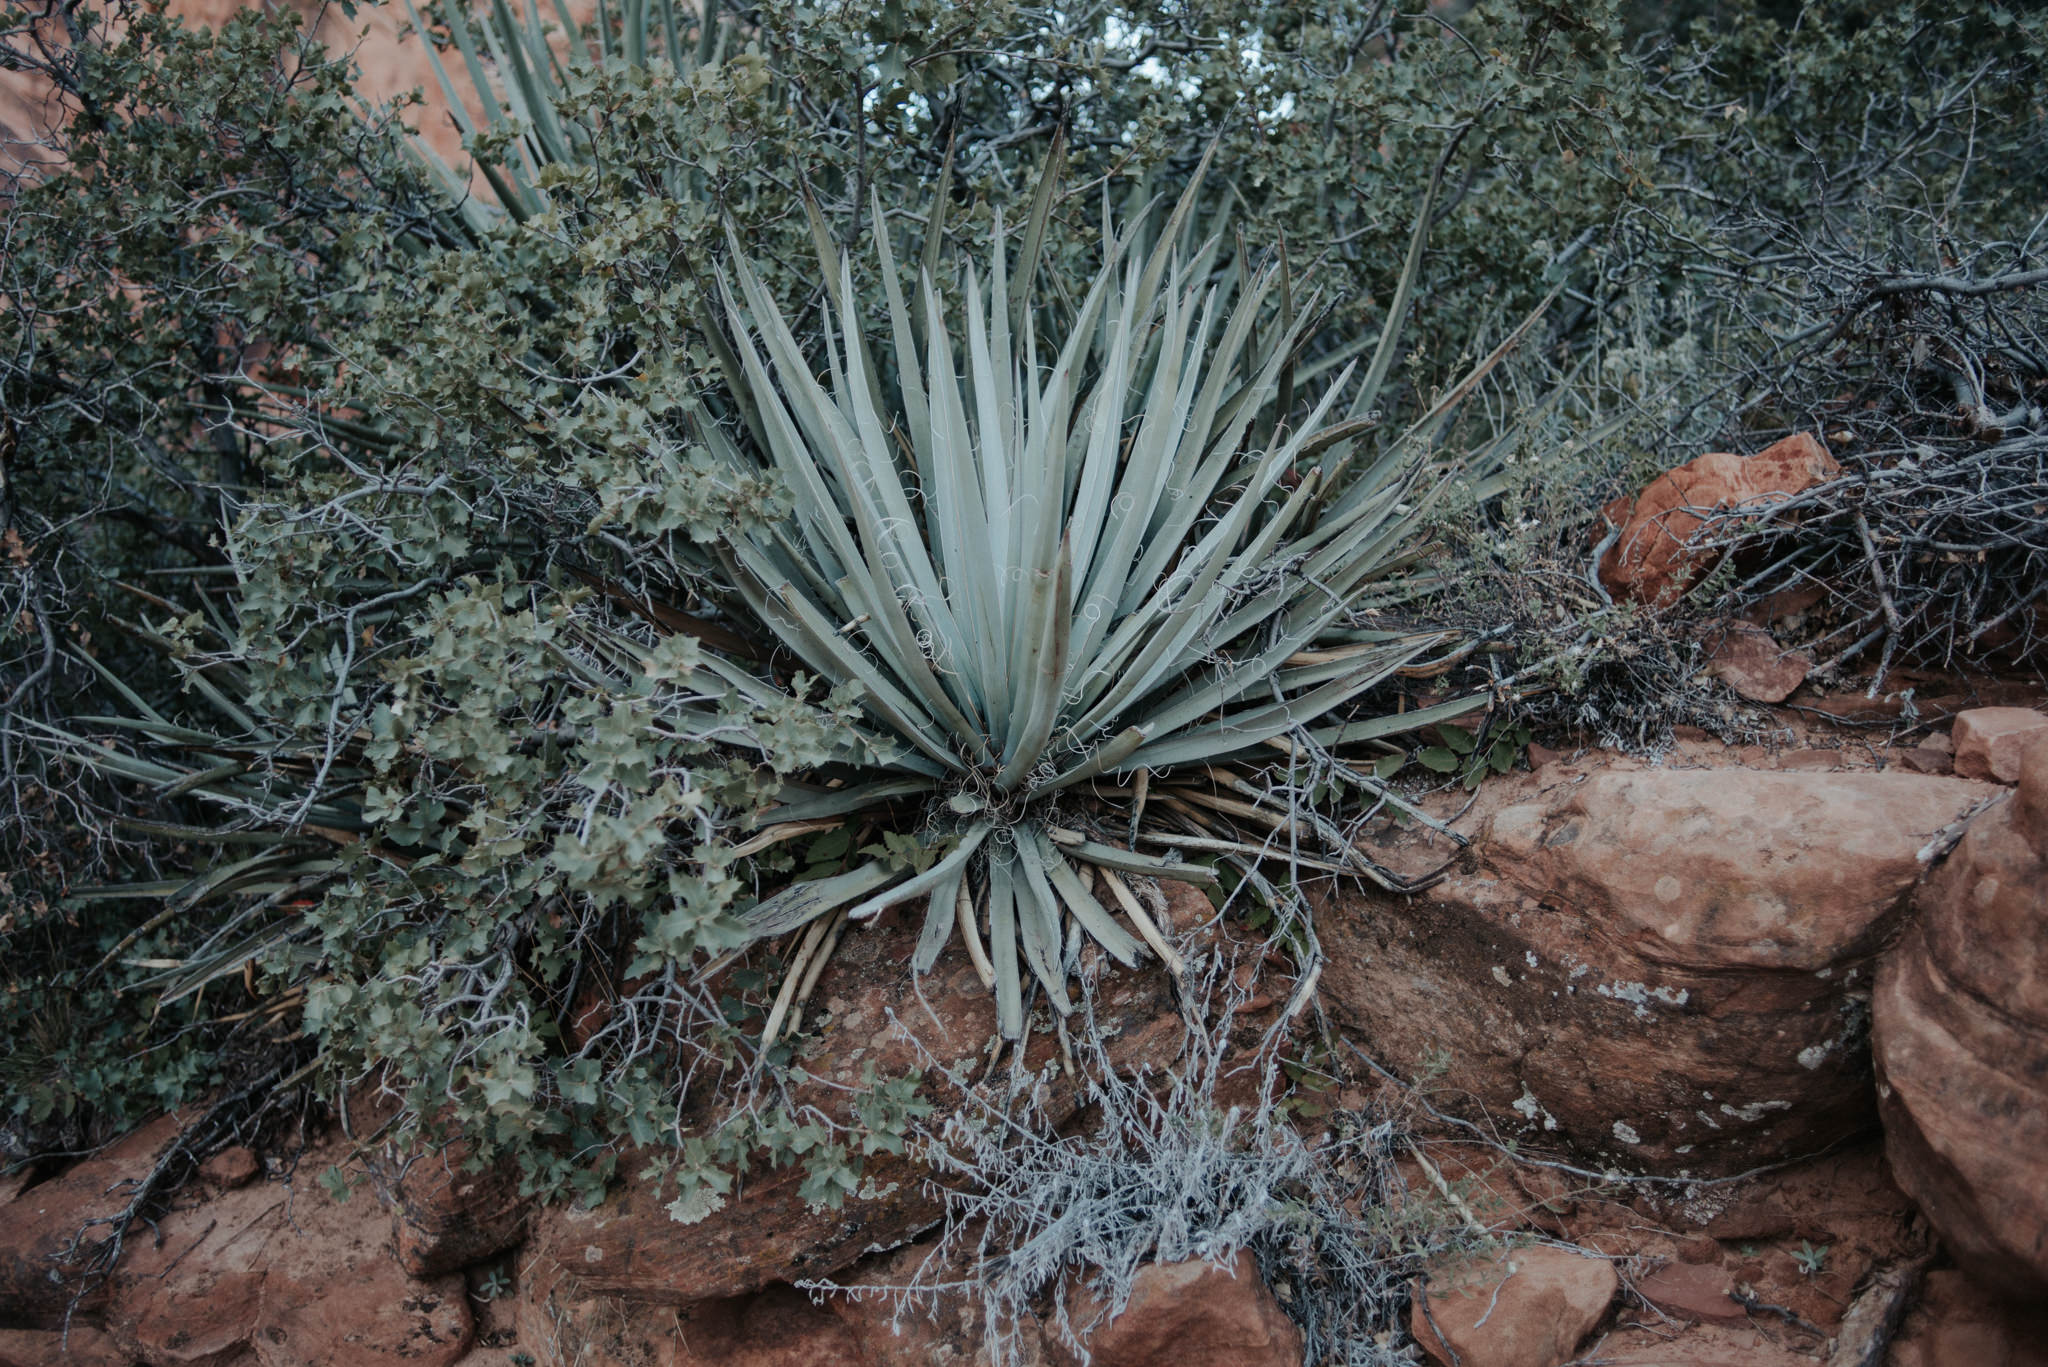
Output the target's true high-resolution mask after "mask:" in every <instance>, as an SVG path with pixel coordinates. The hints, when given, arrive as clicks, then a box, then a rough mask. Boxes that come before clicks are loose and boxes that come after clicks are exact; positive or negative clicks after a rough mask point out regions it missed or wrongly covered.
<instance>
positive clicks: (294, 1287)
mask: <svg viewBox="0 0 2048 1367" xmlns="http://www.w3.org/2000/svg"><path fill="white" fill-rule="evenodd" d="M339 1142H340V1141H336V1143H335V1145H334V1146H332V1147H328V1148H316V1149H315V1150H313V1151H312V1152H310V1153H308V1154H306V1155H304V1156H303V1157H302V1159H301V1161H300V1164H299V1170H300V1171H301V1173H303V1174H311V1173H316V1172H319V1171H321V1170H322V1169H323V1168H324V1167H326V1166H327V1165H328V1164H330V1163H333V1162H334V1161H336V1159H337V1158H339V1157H341V1156H342V1151H341V1149H340V1147H339ZM201 1190H202V1191H203V1189H201ZM105 1302H106V1311H105V1314H106V1328H107V1331H108V1333H109V1335H110V1336H111V1337H112V1338H113V1340H114V1341H115V1342H116V1343H117V1344H118V1345H119V1346H120V1347H121V1348H122V1349H123V1350H125V1351H126V1352H127V1353H128V1354H130V1355H131V1356H132V1357H133V1358H136V1359H140V1360H142V1361H143V1362H146V1363H149V1364H151V1367H172V1365H173V1364H176V1365H177V1367H248V1364H249V1360H250V1359H249V1354H250V1353H251V1352H253V1354H254V1356H255V1360H256V1361H258V1362H260V1363H262V1364H264V1367H301V1365H302V1364H303V1365H306V1367H310V1364H314V1363H322V1364H327V1363H336V1364H339V1363H347V1364H351V1367H353V1365H354V1364H362V1367H380V1365H384V1364H388V1365H390V1367H396V1365H397V1364H399V1363H404V1364H408V1367H435V1364H442V1365H443V1367H446V1364H450V1363H453V1362H454V1361H455V1360H456V1359H457V1358H459V1357H460V1356H461V1355H462V1353H463V1352H464V1351H465V1350H466V1349H467V1348H468V1346H469V1341H470V1335H471V1327H472V1321H471V1316H470V1310H469V1303H468V1297H467V1295H466V1293H465V1290H464V1287H463V1283H462V1279H461V1278H460V1277H446V1278H441V1279H438V1280H431V1281H429V1280H421V1279H417V1278H411V1277H408V1276H406V1275H405V1274H404V1272H403V1271H402V1270H401V1269H400V1268H399V1267H398V1265H397V1263H396V1261H395V1260H394V1259H393V1257H392V1250H391V1224H390V1219H389V1217H388V1216H387V1215H386V1213H385V1212H384V1210H383V1208H382V1207H381V1206H379V1205H378V1203H377V1202H376V1200H375V1199H374V1198H372V1197H371V1196H370V1194H369V1193H368V1192H358V1193H357V1194H356V1195H355V1196H354V1197H353V1198H352V1199H350V1200H349V1201H347V1202H345V1203H344V1202H336V1201H335V1200H333V1199H332V1197H330V1196H329V1195H328V1194H327V1192H326V1191H325V1190H324V1189H322V1188H321V1187H319V1185H318V1184H317V1183H314V1182H313V1181H311V1180H310V1178H308V1180H305V1181H302V1182H299V1183H297V1184H296V1185H294V1186H289V1187H288V1186H285V1185H283V1184H278V1183H268V1182H263V1183H255V1184H251V1185H248V1186H243V1187H240V1188H236V1189H233V1190H228V1191H218V1190H216V1191H214V1192H212V1193H208V1194H205V1195H204V1197H203V1199H186V1198H184V1197H181V1198H180V1199H179V1200H177V1201H174V1202H173V1204H172V1208H171V1209H170V1210H168V1211H166V1212H164V1213H163V1214H162V1215H161V1217H160V1218H159V1219H158V1220H157V1221H156V1224H155V1227H154V1230H153V1231H151V1233H150V1234H149V1235H139V1236H136V1237H132V1238H131V1239H130V1241H129V1243H128V1247H127V1250H126V1252H125V1253H124V1255H123V1257H122V1259H121V1262H120V1263H119V1265H118V1266H117V1267H116V1268H115V1269H114V1273H113V1275H112V1277H111V1278H110V1280H109V1283H108V1287H107V1291H106V1296H105Z"/></svg>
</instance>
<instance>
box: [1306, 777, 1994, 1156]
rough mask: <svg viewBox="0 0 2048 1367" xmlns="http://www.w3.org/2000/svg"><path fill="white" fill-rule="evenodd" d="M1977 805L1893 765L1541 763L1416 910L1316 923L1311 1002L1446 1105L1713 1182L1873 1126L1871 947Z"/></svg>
mask: <svg viewBox="0 0 2048 1367" xmlns="http://www.w3.org/2000/svg"><path fill="white" fill-rule="evenodd" d="M1994 791H1995V790H1993V789H1991V788H1989V787H1987V786H1985V785H1980V784H1975V783H1971V782H1967V781H1965V780H1961V779H1953V778H1940V777H1935V776H1931V775H1922V774H1914V773H1910V772H1903V771H1891V772H1885V773H1871V772H1844V773H1831V772H1817V771H1795V772H1777V771H1769V772H1766V771H1759V770H1751V769H1741V768H1718V769H1690V770H1680V769H1622V768H1602V767H1591V766H1583V767H1582V766H1572V765H1566V764H1556V765H1551V766H1548V767H1546V768H1545V769H1544V770H1543V772H1542V774H1540V775H1538V776H1537V777H1536V778H1535V779H1534V780H1532V781H1531V782H1530V784H1529V788H1528V797H1527V800H1523V801H1515V802H1510V803H1509V804H1508V805H1505V806H1502V807H1500V808H1499V809H1498V810H1495V811H1494V812H1493V813H1492V814H1491V816H1490V817H1489V818H1488V819H1487V820H1486V822H1485V824H1484V825H1483V826H1482V827H1481V828H1480V830H1479V833H1478V837H1477V839H1476V841H1475V847H1474V858H1473V859H1472V860H1471V861H1469V862H1468V863H1467V864H1466V865H1465V866H1464V867H1462V868H1461V869H1460V870H1459V871H1457V872H1456V873H1454V874H1453V875H1452V876H1450V877H1448V878H1446V879H1445V880H1444V881H1443V882H1441V883H1439V884H1437V885H1436V886H1435V887H1433V888H1431V889H1430V890H1429V891H1428V892H1427V893H1425V894H1423V895H1422V896H1420V897H1418V898H1415V899H1412V900H1404V899H1398V898H1394V897H1391V896H1387V895H1380V894H1371V893H1362V894H1355V895H1351V896H1348V897H1346V898H1345V899H1344V900H1342V901H1339V902H1336V903H1335V904H1333V905H1330V906H1328V907H1326V909H1325V910H1324V912H1323V914H1322V915H1321V916H1320V918H1319V920H1318V922H1317V930H1318V933H1319V934H1320V935H1321V936H1322V938H1323V942H1324V944H1325V947H1326V948H1327V949H1328V951H1329V959H1328V962H1327V964H1326V966H1325V968H1324V971H1323V977H1322V999H1323V1002H1324V1004H1325V1006H1326V1007H1327V1008H1328V1009H1329V1010H1330V1012H1331V1014H1332V1015H1333V1016H1334V1017H1335V1019H1336V1020H1337V1022H1338V1024H1339V1025H1340V1026H1341V1027H1342V1028H1343V1029H1344V1030H1345V1031H1346V1032H1347V1033H1348V1034H1349V1035H1350V1037H1351V1038H1352V1039H1353V1040H1354V1041H1355V1042H1356V1043H1357V1044H1358V1045H1359V1047H1361V1048H1362V1049H1364V1050H1365V1051H1366V1052H1367V1053H1369V1054H1371V1055H1373V1056H1374V1057H1375V1058H1376V1059H1377V1060H1378V1061H1379V1062H1381V1063H1382V1064H1383V1065H1385V1066H1388V1067H1391V1068H1393V1069H1394V1070H1396V1071H1397V1072H1401V1073H1403V1074H1407V1075H1416V1074H1419V1073H1427V1074H1429V1075H1430V1076H1431V1077H1432V1079H1433V1082H1432V1085H1433V1086H1434V1087H1435V1088H1437V1089H1439V1090H1438V1095H1439V1096H1440V1097H1442V1098H1443V1101H1442V1103H1441V1104H1449V1105H1452V1106H1454V1107H1457V1106H1462V1107H1463V1108H1464V1109H1465V1110H1466V1111H1467V1112H1468V1113H1472V1112H1477V1111H1481V1110H1483V1111H1485V1112H1486V1113H1488V1114H1490V1115H1491V1117H1492V1118H1493V1121H1494V1123H1496V1124H1498V1125H1501V1126H1503V1127H1506V1128H1509V1129H1511V1130H1514V1131H1516V1132H1518V1133H1519V1134H1520V1135H1521V1136H1522V1137H1524V1138H1527V1139H1531V1140H1537V1141H1543V1142H1549V1143H1557V1142H1561V1141H1562V1142H1569V1143H1570V1144H1571V1145H1572V1146H1573V1147H1575V1148H1577V1149H1579V1150H1580V1151H1581V1152H1584V1153H1586V1154H1588V1155H1590V1156H1593V1157H1596V1158H1597V1159H1598V1160H1599V1161H1601V1162H1603V1163H1610V1162H1611V1163H1616V1164H1620V1165H1622V1166H1624V1167H1627V1168H1632V1169H1636V1170H1650V1171H1657V1172H1663V1173H1671V1174H1692V1175H1702V1176H1704V1175H1718V1174H1726V1173H1731V1172H1738V1171H1745V1170H1747V1169H1750V1168H1753V1167H1756V1166H1758V1165H1760V1164H1763V1163H1767V1162H1772V1161H1776V1160H1781V1159H1786V1158H1790V1157H1794V1156H1798V1155H1801V1154H1805V1153H1812V1152H1816V1151H1819V1150H1822V1149H1825V1148H1827V1147H1828V1146H1829V1145H1831V1144H1834V1143H1837V1142H1839V1141H1841V1140H1842V1139H1844V1138H1846V1137H1848V1136H1850V1135H1853V1134H1855V1133H1857V1132H1859V1131H1861V1130H1864V1129H1867V1128H1869V1127H1870V1126H1871V1125H1872V1123H1873V1121H1874V1120H1875V1115H1874V1110H1873V1103H1872V1098H1871V1093H1870V1064H1869V1055H1868V1051H1867V1047H1866V1039H1867V1020H1868V1016H1867V1011H1868V1005H1867V1003H1868V993H1869V990H1870V980H1871V972H1872V967H1873V963H1874V957H1875V955H1876V953H1877V951H1878V950H1879V949H1880V947H1881V946H1882V945H1883V944H1884V942H1885V941H1886V939H1887V938H1888V937H1889V936H1890V935H1892V934H1893V933H1894V932H1895V931H1896V930H1897V928H1898V926H1899V924H1900V922H1901V920H1902V919H1903V916H1904V913H1905V910H1906V906H1907V902H1908V899H1909V896H1910V894H1911V893H1912V891H1913V889H1914V887H1915V885H1916V884H1917V883H1918V881H1919V880H1920V879H1921V877H1922V876H1923V875H1924V874H1925V872H1926V869H1927V865H1926V863H1924V862H1923V859H1922V856H1923V852H1924V853H1926V854H1927V857H1929V858H1931V857H1932V854H1933V848H1938V846H1935V847H1933V848H1930V842H1931V841H1932V840H1933V837H1934V836H1935V835H1936V834H1937V833H1938V832H1940V831H1941V830H1942V829H1943V828H1944V827H1947V826H1949V825H1950V824H1951V823H1953V822H1955V821H1956V820H1957V819H1958V818H1959V817H1961V816H1962V815H1963V814H1964V813H1966V812H1967V811H1968V810H1969V809H1970V808H1971V807H1972V805H1973V804H1975V803H1976V802H1977V801H1978V800H1980V799H1981V798H1983V797H1984V796H1986V795H1988V794H1990V793H1992V792H1994Z"/></svg>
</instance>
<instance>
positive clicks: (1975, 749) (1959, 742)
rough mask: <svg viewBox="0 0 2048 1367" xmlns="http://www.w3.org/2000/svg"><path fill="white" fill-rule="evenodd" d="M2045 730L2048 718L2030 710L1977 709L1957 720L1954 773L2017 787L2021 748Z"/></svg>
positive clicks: (2025, 708)
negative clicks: (2015, 784) (2014, 784)
mask: <svg viewBox="0 0 2048 1367" xmlns="http://www.w3.org/2000/svg"><path fill="white" fill-rule="evenodd" d="M2044 730H2048V717H2044V716H2042V715H2041V714H2040V713H2039V712H2036V711H2034V709H2032V708H2031V707H1978V708H1973V709H1972V710H1970V711H1968V712H1965V713H1963V714H1962V715H1960V716H1958V717H1957V718H1956V725H1955V734H1954V736H1953V738H1952V739H1953V740H1954V742H1955V749H1956V772H1957V773H1958V774H1961V775H1962V776H1963V777H1964V778H1988V779H1994V780H1996V781H1997V782H1999V783H2017V782H2018V781H2019V777H2020V747H2021V745H2022V744H2024V743H2025V741H2026V738H2027V737H2029V736H2031V735H2033V734H2034V733H2036V732H2038V731H2044Z"/></svg>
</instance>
